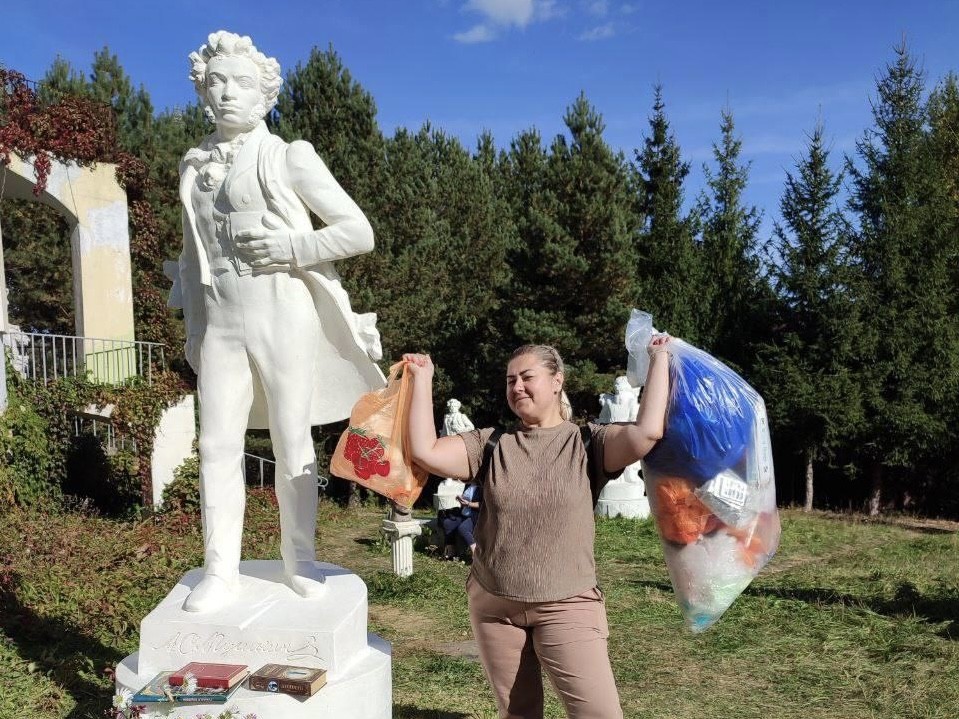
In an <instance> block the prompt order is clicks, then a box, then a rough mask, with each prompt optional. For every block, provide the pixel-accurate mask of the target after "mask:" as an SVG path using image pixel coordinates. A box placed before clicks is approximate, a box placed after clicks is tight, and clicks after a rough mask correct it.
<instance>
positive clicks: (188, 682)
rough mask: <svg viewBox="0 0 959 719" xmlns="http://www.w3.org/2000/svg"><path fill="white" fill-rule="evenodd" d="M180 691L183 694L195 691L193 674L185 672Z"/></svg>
mask: <svg viewBox="0 0 959 719" xmlns="http://www.w3.org/2000/svg"><path fill="white" fill-rule="evenodd" d="M180 691H181V692H182V693H183V694H192V693H193V692H195V691H196V677H195V676H194V675H193V672H187V673H186V674H184V675H183V687H182V688H181V690H180Z"/></svg>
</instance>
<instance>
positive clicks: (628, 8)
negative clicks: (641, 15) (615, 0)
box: [619, 3, 639, 15]
mask: <svg viewBox="0 0 959 719" xmlns="http://www.w3.org/2000/svg"><path fill="white" fill-rule="evenodd" d="M619 11H620V12H621V13H622V14H623V15H632V14H633V13H634V12H639V5H637V4H636V3H623V4H622V5H620V6H619Z"/></svg>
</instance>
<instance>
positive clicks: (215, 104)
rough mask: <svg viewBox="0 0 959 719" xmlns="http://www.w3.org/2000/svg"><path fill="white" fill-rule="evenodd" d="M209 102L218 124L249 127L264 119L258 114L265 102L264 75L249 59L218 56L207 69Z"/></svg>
mask: <svg viewBox="0 0 959 719" xmlns="http://www.w3.org/2000/svg"><path fill="white" fill-rule="evenodd" d="M206 100H207V103H209V105H210V109H212V110H213V115H214V117H215V118H216V124H217V125H225V126H227V127H249V126H251V125H253V124H255V123H256V122H257V121H258V120H259V119H260V118H259V117H256V116H255V115H254V109H255V108H256V107H257V105H261V104H262V103H263V94H262V93H261V92H260V73H259V71H258V70H257V67H256V64H255V63H254V62H253V61H252V60H251V59H249V58H248V57H236V56H232V55H217V56H215V57H213V58H210V61H209V63H207V66H206Z"/></svg>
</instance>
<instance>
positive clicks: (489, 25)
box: [453, 0, 565, 43]
mask: <svg viewBox="0 0 959 719" xmlns="http://www.w3.org/2000/svg"><path fill="white" fill-rule="evenodd" d="M463 11H464V12H474V13H479V14H480V15H482V16H483V18H484V19H483V21H482V22H480V23H479V24H478V25H474V26H473V27H471V28H470V29H469V30H466V31H464V32H459V33H456V34H455V35H454V36H453V39H455V40H456V41H457V42H462V43H477V42H489V41H490V40H495V39H496V38H497V36H498V35H499V33H498V30H502V29H507V28H511V27H518V28H520V29H522V28H525V27H527V26H528V25H531V24H532V23H537V22H544V21H546V20H551V19H553V18H556V17H562V16H563V15H564V14H565V9H564V8H563V7H562V6H560V4H559V2H558V0H467V2H466V4H465V5H463Z"/></svg>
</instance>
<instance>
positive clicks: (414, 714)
mask: <svg viewBox="0 0 959 719" xmlns="http://www.w3.org/2000/svg"><path fill="white" fill-rule="evenodd" d="M393 716H394V717H395V719H470V717H472V716H475V715H473V714H464V713H463V712H448V711H439V710H438V709H419V708H417V707H414V706H410V705H409V704H394V705H393Z"/></svg>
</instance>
